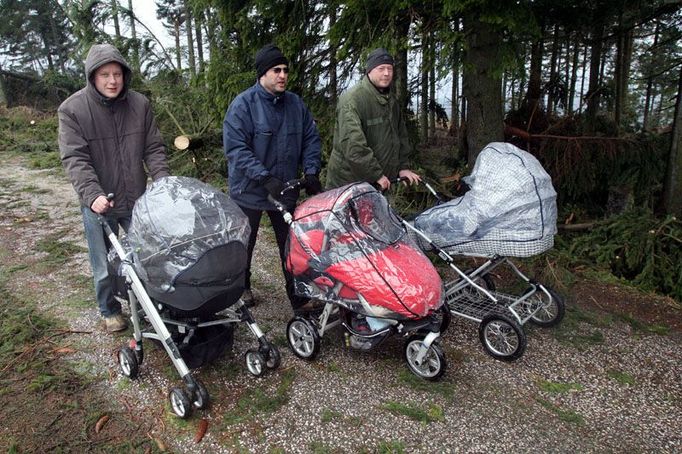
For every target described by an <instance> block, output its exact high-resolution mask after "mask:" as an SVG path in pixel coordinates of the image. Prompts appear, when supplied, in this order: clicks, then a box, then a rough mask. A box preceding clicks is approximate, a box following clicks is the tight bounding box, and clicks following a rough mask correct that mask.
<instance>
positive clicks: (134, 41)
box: [128, 0, 140, 74]
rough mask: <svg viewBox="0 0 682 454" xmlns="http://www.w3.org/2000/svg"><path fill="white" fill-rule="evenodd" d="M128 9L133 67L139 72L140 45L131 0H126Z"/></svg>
mask: <svg viewBox="0 0 682 454" xmlns="http://www.w3.org/2000/svg"><path fill="white" fill-rule="evenodd" d="M128 11H129V13H130V16H129V19H130V35H131V37H132V50H133V62H132V63H133V69H134V70H135V71H136V72H137V73H138V74H139V73H140V47H139V43H138V41H137V32H136V31H135V12H134V11H133V0H128Z"/></svg>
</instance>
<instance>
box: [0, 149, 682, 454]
mask: <svg viewBox="0 0 682 454" xmlns="http://www.w3.org/2000/svg"><path fill="white" fill-rule="evenodd" d="M0 182H2V191H1V192H0V204H1V205H0V206H2V209H3V210H5V216H4V217H3V219H4V221H3V223H2V225H0V231H2V239H3V241H5V239H6V238H9V237H11V238H12V241H15V245H14V248H15V250H16V255H17V257H25V258H26V260H27V261H29V260H30V261H33V260H35V259H39V258H40V253H38V252H36V249H35V245H36V241H37V240H38V239H40V238H44V237H46V236H47V235H49V234H54V233H55V232H59V233H60V234H61V235H62V238H63V239H64V240H69V241H73V242H77V243H78V244H80V245H83V246H84V240H83V238H82V227H81V225H80V215H79V212H78V208H77V203H76V201H75V196H74V194H73V190H72V188H71V186H70V185H69V184H68V183H67V182H66V180H65V179H64V177H63V176H60V175H58V174H56V173H55V172H50V171H35V170H28V169H26V168H25V167H23V166H22V161H21V160H20V159H14V158H12V159H10V160H9V161H8V162H4V163H3V166H2V167H1V168H0ZM8 219H9V221H7V220H8ZM22 219H27V220H28V221H27V222H21V220H22ZM29 221H30V222H29ZM261 231H262V232H263V234H262V235H261V237H260V238H259V242H258V245H257V248H256V256H255V261H254V262H255V265H254V268H255V269H254V273H255V275H254V287H255V294H256V297H257V298H258V299H259V300H260V301H261V303H260V304H259V305H258V306H257V307H256V308H255V309H254V315H255V317H256V319H257V321H258V323H259V325H260V326H261V328H262V329H263V330H264V331H266V332H267V333H268V338H269V339H271V340H274V342H275V343H276V344H277V345H279V346H280V350H281V352H282V365H281V367H280V369H279V370H277V371H274V372H271V373H269V374H266V375H265V376H264V377H262V378H254V377H252V376H251V375H249V373H248V372H247V371H246V370H245V367H244V363H243V354H244V352H245V351H246V350H247V349H248V348H252V347H254V346H255V342H254V339H253V337H252V336H251V335H250V333H249V332H248V331H247V330H246V329H245V328H243V327H240V328H239V329H238V330H237V332H236V335H235V344H234V346H233V348H232V351H231V352H230V353H229V354H228V355H226V357H225V358H224V359H222V360H221V361H220V362H219V363H218V364H214V365H211V366H208V367H205V368H204V369H203V370H201V371H199V372H198V373H197V374H198V376H200V377H201V379H202V381H203V382H204V383H205V384H206V386H207V388H208V389H209V391H210V393H211V396H212V399H213V405H212V407H211V408H210V409H209V410H207V411H203V412H198V413H197V414H196V415H194V416H193V418H192V419H191V420H190V421H189V422H186V423H185V422H179V421H178V420H176V419H175V418H174V417H173V416H171V415H170V412H169V410H168V408H167V404H166V393H167V392H168V390H169V389H170V388H171V387H172V386H176V385H178V381H179V380H178V379H177V376H176V375H175V373H174V371H173V370H172V369H171V368H170V361H169V360H168V359H167V358H166V357H165V355H164V354H163V353H162V352H161V351H159V350H158V349H153V348H150V349H148V350H147V352H146V353H147V356H146V358H145V363H144V364H143V365H142V372H141V375H140V377H139V379H138V380H136V381H134V382H130V381H129V380H127V379H126V378H124V377H122V376H121V375H120V373H119V372H118V367H117V364H116V361H115V358H114V354H113V353H114V352H115V351H116V349H117V348H118V347H119V346H120V345H122V344H123V343H124V342H126V337H125V336H110V335H107V334H106V333H104V332H103V330H102V329H101V327H100V326H99V320H98V316H97V312H96V310H95V303H94V301H93V302H91V303H86V304H83V302H81V303H80V304H75V303H74V298H75V296H77V295H79V294H82V293H83V288H82V286H81V288H77V287H74V286H72V285H65V284H64V283H65V282H73V276H81V277H82V280H83V282H87V278H85V276H88V275H89V274H88V273H89V268H88V264H87V256H86V255H85V254H82V253H81V254H77V255H76V256H75V257H74V258H73V259H72V261H71V262H70V263H69V265H68V267H65V268H64V269H60V270H56V271H55V272H54V273H53V274H49V275H42V276H40V280H39V281H38V282H37V284H36V285H38V286H39V287H40V289H41V290H40V291H41V292H43V293H44V296H45V297H44V298H42V299H41V301H42V302H41V307H42V308H43V309H44V310H45V311H48V312H50V313H52V314H55V315H57V316H59V317H61V318H62V319H64V320H67V321H68V323H69V324H70V325H71V327H72V329H74V330H92V332H91V333H90V334H87V335H83V336H80V337H78V338H77V339H74V342H77V343H78V344H77V345H78V353H76V354H73V355H71V356H70V357H69V358H68V360H69V361H70V362H72V363H73V364H78V365H79V368H81V369H83V368H86V369H89V370H90V371H91V372H90V373H92V374H93V376H95V377H96V379H97V380H100V386H98V388H97V389H98V390H99V391H100V392H101V393H102V394H103V395H105V396H107V397H108V398H109V399H110V400H111V402H112V406H113V407H114V408H116V409H119V410H120V409H127V410H128V411H133V412H135V414H136V415H137V417H140V418H143V419H145V420H147V421H152V422H154V424H153V426H154V427H155V429H154V430H153V434H152V435H153V436H154V437H155V438H158V439H159V440H163V442H164V443H165V445H166V446H168V447H169V448H170V449H171V450H173V451H174V452H198V451H201V452H236V451H246V452H291V453H297V452H424V453H426V452H490V451H494V452H519V451H543V452H575V451H579V452H681V451H682V379H681V378H680V370H682V367H681V366H682V353H681V352H682V350H681V349H680V336H679V333H677V332H673V333H671V334H669V335H656V334H648V333H645V332H641V331H635V330H634V329H633V328H632V327H631V326H630V325H629V324H626V323H624V322H620V321H614V320H611V321H609V322H608V323H596V322H594V321H591V320H589V318H585V317H582V318H581V317H580V316H579V315H580V314H583V313H584V312H582V310H583V309H582V306H579V305H578V302H575V301H572V300H571V298H570V297H569V298H568V307H569V309H570V310H569V314H568V317H573V318H574V323H573V324H572V325H571V327H572V330H573V331H572V332H571V333H569V334H570V335H574V336H578V335H582V336H583V337H581V339H591V338H594V339H597V341H595V342H592V343H590V342H583V343H581V344H573V345H572V344H571V343H567V342H566V341H565V340H560V339H561V336H558V335H557V332H556V330H543V329H539V328H533V327H527V334H528V349H527V351H526V353H525V355H524V356H523V357H522V358H521V359H520V360H518V361H516V362H513V363H503V362H499V361H496V360H494V359H492V358H491V357H489V356H488V355H486V354H485V352H484V351H483V349H482V347H481V345H480V343H479V340H478V331H477V326H476V325H475V324H474V323H472V322H468V321H465V320H463V319H459V318H456V319H454V321H453V324H452V326H451V328H450V330H449V331H448V332H447V333H446V335H445V336H444V338H443V340H442V345H443V349H444V351H445V355H446V358H447V360H448V362H449V368H448V371H447V373H446V375H445V377H444V378H443V380H442V381H441V382H439V383H428V382H422V381H420V380H416V379H414V378H413V376H412V374H411V373H410V372H408V371H407V368H406V365H405V363H404V360H403V359H402V343H401V341H400V339H397V338H392V339H389V340H388V341H387V342H385V343H384V344H383V345H382V346H380V347H379V348H378V349H375V350H373V351H371V352H368V353H362V352H358V351H354V350H350V349H347V348H346V347H344V343H343V336H342V334H341V332H340V330H338V329H337V330H335V331H332V332H330V333H327V334H325V336H324V338H323V340H322V349H321V352H320V355H319V356H318V358H317V359H316V360H315V361H314V362H305V361H302V360H300V359H298V358H296V357H295V356H294V355H293V354H292V353H291V351H290V350H289V349H288V348H287V347H286V341H285V340H284V339H285V328H286V323H287V321H288V320H289V318H290V317H291V310H290V307H289V305H288V302H287V301H286V298H285V295H284V292H283V283H282V278H281V274H280V271H279V263H278V260H277V258H276V257H277V254H276V252H275V247H274V241H273V238H272V235H271V234H270V229H269V228H267V227H266V228H263V229H261ZM10 285H12V286H14V287H15V288H16V291H17V292H19V293H24V294H26V293H27V292H30V291H31V289H29V288H22V286H25V285H26V283H25V282H24V283H21V282H11V283H10ZM623 303H624V304H627V301H624V302H623ZM576 314H578V316H577V317H576ZM595 333H598V335H596V334H595ZM595 336H596V337H595ZM201 419H205V420H206V421H207V422H208V430H207V432H206V435H205V437H204V438H203V439H202V440H201V442H200V444H199V445H197V444H196V443H195V441H194V436H195V432H196V430H197V427H198V422H199V421H200V420H201Z"/></svg>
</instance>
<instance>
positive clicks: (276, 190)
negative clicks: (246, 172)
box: [263, 176, 284, 200]
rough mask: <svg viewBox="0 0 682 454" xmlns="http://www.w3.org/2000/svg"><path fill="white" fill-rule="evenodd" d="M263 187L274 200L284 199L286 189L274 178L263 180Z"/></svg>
mask: <svg viewBox="0 0 682 454" xmlns="http://www.w3.org/2000/svg"><path fill="white" fill-rule="evenodd" d="M263 186H264V187H265V190H266V191H268V193H269V194H270V195H271V196H272V198H273V199H275V200H280V199H281V198H282V189H284V185H283V184H282V182H281V181H280V180H279V179H277V178H275V177H273V176H267V177H265V178H264V179H263Z"/></svg>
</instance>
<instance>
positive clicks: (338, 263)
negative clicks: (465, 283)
mask: <svg viewBox="0 0 682 454" xmlns="http://www.w3.org/2000/svg"><path fill="white" fill-rule="evenodd" d="M287 252H288V254H287V263H286V266H287V269H288V270H289V271H290V272H291V273H292V274H293V276H294V279H295V282H296V292H297V293H298V294H300V295H303V296H308V297H314V298H319V299H321V300H325V301H331V302H335V303H338V304H340V305H342V306H344V307H347V308H349V309H351V310H352V311H354V312H359V313H363V314H365V315H370V316H376V317H388V318H407V319H412V318H419V317H423V316H425V315H427V314H428V313H430V312H431V311H433V310H434V309H437V308H438V307H440V305H441V303H442V296H441V295H442V292H441V290H442V289H441V287H442V284H441V280H440V277H439V276H438V273H437V272H436V270H435V268H434V267H433V265H432V264H431V262H430V261H429V260H428V259H427V258H426V256H424V254H423V253H422V252H421V251H420V250H419V248H418V247H417V246H416V245H415V244H414V243H413V242H412V240H411V239H409V238H408V237H407V236H406V235H405V230H404V229H403V227H402V225H401V223H400V221H399V219H398V218H397V217H396V216H395V214H394V213H393V212H392V211H391V209H390V207H389V206H388V202H387V201H386V199H385V198H384V197H383V196H382V195H381V194H380V193H379V192H377V191H376V190H375V189H374V188H373V187H372V186H371V185H369V184H367V183H354V184H350V185H347V186H343V187H341V188H337V189H334V190H331V191H327V192H324V193H322V194H319V195H317V196H315V197H311V198H310V199H308V200H306V201H305V202H304V203H302V204H301V205H300V206H299V207H298V208H297V209H296V211H295V213H294V221H293V223H292V225H291V230H290V235H289V239H288V243H287Z"/></svg>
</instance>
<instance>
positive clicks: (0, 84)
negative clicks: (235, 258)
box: [0, 66, 7, 107]
mask: <svg viewBox="0 0 682 454" xmlns="http://www.w3.org/2000/svg"><path fill="white" fill-rule="evenodd" d="M0 71H2V66H0ZM0 107H7V90H6V89H5V76H3V75H2V74H0Z"/></svg>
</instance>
